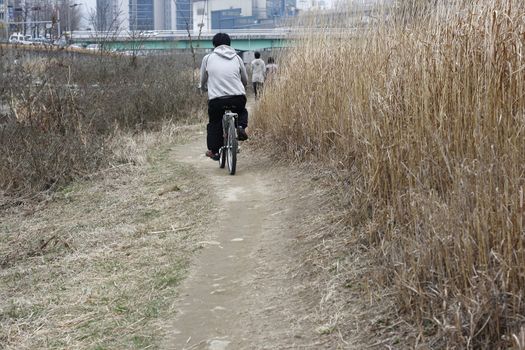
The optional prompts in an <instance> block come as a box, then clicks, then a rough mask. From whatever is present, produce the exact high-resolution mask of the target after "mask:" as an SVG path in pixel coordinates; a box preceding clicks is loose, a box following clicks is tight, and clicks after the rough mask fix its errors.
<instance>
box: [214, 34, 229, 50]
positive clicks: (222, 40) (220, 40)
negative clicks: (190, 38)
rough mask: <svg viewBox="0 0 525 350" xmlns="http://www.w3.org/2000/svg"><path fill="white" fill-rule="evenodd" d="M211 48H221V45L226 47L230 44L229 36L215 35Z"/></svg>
mask: <svg viewBox="0 0 525 350" xmlns="http://www.w3.org/2000/svg"><path fill="white" fill-rule="evenodd" d="M212 43H213V47H217V46H221V45H228V46H230V44H231V39H230V36H229V35H228V34H226V33H217V34H215V35H214V36H213V40H212Z"/></svg>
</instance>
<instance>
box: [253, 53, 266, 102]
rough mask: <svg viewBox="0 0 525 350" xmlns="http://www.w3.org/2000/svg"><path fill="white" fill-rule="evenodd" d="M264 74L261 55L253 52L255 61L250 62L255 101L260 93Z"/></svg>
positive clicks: (264, 67) (264, 68)
mask: <svg viewBox="0 0 525 350" xmlns="http://www.w3.org/2000/svg"><path fill="white" fill-rule="evenodd" d="M265 73H266V66H265V64H264V61H263V60H262V59H261V54H260V53H259V52H257V51H256V52H255V59H254V60H253V61H252V83H253V92H254V93H255V99H257V98H258V97H259V95H260V93H261V91H262V88H263V83H264V74H265Z"/></svg>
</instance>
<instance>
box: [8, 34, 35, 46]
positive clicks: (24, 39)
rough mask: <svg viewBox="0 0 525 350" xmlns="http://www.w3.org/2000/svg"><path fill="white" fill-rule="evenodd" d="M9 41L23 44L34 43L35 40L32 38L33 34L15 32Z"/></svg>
mask: <svg viewBox="0 0 525 350" xmlns="http://www.w3.org/2000/svg"><path fill="white" fill-rule="evenodd" d="M9 43H11V44H22V45H32V44H33V41H32V40H31V35H24V34H22V33H13V34H11V36H10V37H9Z"/></svg>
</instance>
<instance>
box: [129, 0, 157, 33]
mask: <svg viewBox="0 0 525 350" xmlns="http://www.w3.org/2000/svg"><path fill="white" fill-rule="evenodd" d="M153 4H154V0H129V29H130V30H137V31H144V30H154V29H155V16H154V11H153Z"/></svg>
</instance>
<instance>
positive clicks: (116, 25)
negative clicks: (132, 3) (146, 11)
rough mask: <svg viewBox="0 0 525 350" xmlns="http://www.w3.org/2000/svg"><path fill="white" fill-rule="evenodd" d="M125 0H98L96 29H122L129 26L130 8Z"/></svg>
mask: <svg viewBox="0 0 525 350" xmlns="http://www.w3.org/2000/svg"><path fill="white" fill-rule="evenodd" d="M124 1H125V0H97V7H96V19H95V29H96V30H101V31H121V30H125V29H127V28H128V8H127V6H125V5H124V4H125V2H124Z"/></svg>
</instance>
